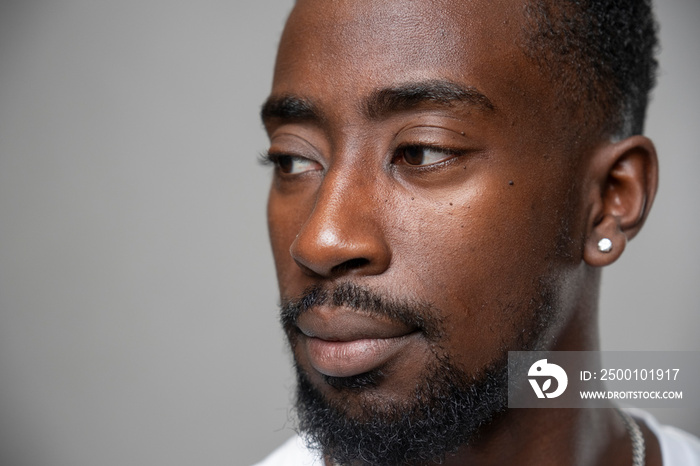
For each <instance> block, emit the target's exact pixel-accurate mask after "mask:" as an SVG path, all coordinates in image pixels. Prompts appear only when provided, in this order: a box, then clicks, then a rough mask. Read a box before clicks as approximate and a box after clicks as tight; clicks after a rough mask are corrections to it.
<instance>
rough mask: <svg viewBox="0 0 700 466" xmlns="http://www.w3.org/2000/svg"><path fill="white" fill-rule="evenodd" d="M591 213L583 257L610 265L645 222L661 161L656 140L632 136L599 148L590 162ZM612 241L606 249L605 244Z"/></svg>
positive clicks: (585, 259)
mask: <svg viewBox="0 0 700 466" xmlns="http://www.w3.org/2000/svg"><path fill="white" fill-rule="evenodd" d="M589 163H590V165H589V169H590V171H589V174H591V175H592V177H591V178H590V179H589V181H590V182H591V183H590V184H589V185H588V188H589V202H590V203H589V206H590V214H589V218H588V225H587V237H586V243H585V245H584V250H583V260H584V261H585V262H586V263H587V264H589V265H591V266H594V267H602V266H605V265H609V264H612V263H613V262H615V261H616V260H617V258H618V257H620V255H621V254H622V251H623V250H624V249H625V245H626V244H627V240H629V239H632V238H634V236H635V235H636V234H637V233H638V232H639V230H640V229H641V228H642V225H643V224H644V220H646V217H647V215H648V213H649V209H650V208H651V204H652V202H653V201H654V196H655V195H656V187H657V184H658V173H659V172H658V160H657V158H656V149H655V147H654V143H652V142H651V140H649V139H648V138H646V137H644V136H632V137H629V138H627V139H624V140H622V141H619V142H615V143H609V144H606V145H605V146H603V147H601V148H599V149H598V150H597V151H596V152H595V154H593V156H592V157H591V159H590V161H589ZM604 238H607V239H609V240H610V248H609V250H607V251H606V249H607V248H605V247H604V246H605V244H604V243H605V242H604V243H603V244H600V246H599V243H600V241H601V240H602V239H604Z"/></svg>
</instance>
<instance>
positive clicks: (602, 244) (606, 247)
mask: <svg viewBox="0 0 700 466" xmlns="http://www.w3.org/2000/svg"><path fill="white" fill-rule="evenodd" d="M598 251H600V252H610V251H612V241H610V238H603V239H601V240H600V241H598Z"/></svg>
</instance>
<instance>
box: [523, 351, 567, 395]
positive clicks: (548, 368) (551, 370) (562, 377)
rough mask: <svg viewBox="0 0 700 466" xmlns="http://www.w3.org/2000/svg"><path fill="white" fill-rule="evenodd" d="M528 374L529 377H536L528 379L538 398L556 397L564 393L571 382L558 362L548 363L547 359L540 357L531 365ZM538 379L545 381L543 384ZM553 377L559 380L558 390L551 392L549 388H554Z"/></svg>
mask: <svg viewBox="0 0 700 466" xmlns="http://www.w3.org/2000/svg"><path fill="white" fill-rule="evenodd" d="M527 375H528V377H536V378H531V379H528V380H529V381H530V385H532V389H533V390H534V391H535V395H537V398H545V397H546V398H556V397H558V396H559V395H561V394H562V393H564V390H566V386H567V385H568V383H569V378H568V377H567V376H566V372H565V371H564V369H562V368H561V367H559V366H557V365H556V364H551V363H548V362H547V360H546V359H540V360H539V361H536V362H535V363H534V364H533V365H532V366H530V370H529V371H528V373H527ZM545 377H546V378H545ZM538 379H541V380H542V381H543V383H542V385H541V386H540V383H539V382H538ZM552 379H555V380H556V381H557V386H556V390H554V391H553V392H549V391H548V390H550V389H551V388H552Z"/></svg>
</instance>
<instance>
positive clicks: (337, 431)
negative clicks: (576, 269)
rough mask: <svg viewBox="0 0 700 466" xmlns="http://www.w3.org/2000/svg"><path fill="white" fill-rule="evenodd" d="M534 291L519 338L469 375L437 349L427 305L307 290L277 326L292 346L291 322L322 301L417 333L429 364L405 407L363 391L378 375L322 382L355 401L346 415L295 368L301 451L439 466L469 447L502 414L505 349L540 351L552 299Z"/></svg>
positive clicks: (348, 459) (437, 326) (435, 322)
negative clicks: (420, 334) (425, 345)
mask: <svg viewBox="0 0 700 466" xmlns="http://www.w3.org/2000/svg"><path fill="white" fill-rule="evenodd" d="M540 285H541V286H540V287H539V288H540V289H541V290H542V291H540V292H539V293H538V299H536V300H533V302H532V303H531V307H532V308H533V309H531V311H532V313H530V314H529V316H530V317H531V319H530V320H529V322H528V326H527V331H526V332H522V333H520V335H519V337H518V338H519V340H518V341H516V342H515V344H512V343H511V345H506V344H505V343H504V344H503V345H502V348H501V351H500V353H499V354H498V355H497V357H496V358H495V359H494V361H493V362H492V363H490V364H489V365H487V366H486V367H484V368H482V370H481V371H479V373H478V374H476V375H474V374H470V373H467V372H466V371H465V370H463V369H461V368H460V367H459V366H458V365H456V364H455V363H454V362H453V361H451V360H450V357H449V355H448V354H446V353H445V352H444V351H442V350H441V349H440V347H439V340H440V338H441V337H442V335H443V334H444V332H445V330H447V329H444V328H443V326H442V324H441V321H440V320H439V318H437V317H435V316H436V315H439V313H436V312H435V310H431V307H430V306H429V305H425V304H422V303H416V302H407V301H402V302H398V301H395V300H390V299H387V298H386V297H385V296H380V295H377V294H374V293H373V292H371V291H369V290H367V289H365V288H360V287H357V286H355V285H352V284H342V285H339V286H338V287H336V288H334V289H333V290H331V291H328V290H324V289H322V288H320V287H316V288H311V289H309V290H307V292H306V293H305V294H304V296H303V297H302V298H300V299H298V300H295V301H290V302H287V303H285V304H284V305H283V306H282V310H281V320H282V324H283V326H284V328H285V330H286V331H287V334H288V337H289V340H290V343H291V345H292V348H293V347H294V345H295V338H296V335H297V333H296V332H297V331H298V330H297V329H296V327H295V326H294V322H296V319H297V318H298V317H299V315H301V314H302V313H303V312H305V311H306V310H308V309H310V308H312V307H313V306H315V305H320V304H323V303H332V304H333V305H334V306H345V307H349V308H352V309H357V310H361V311H363V312H365V313H374V314H376V315H382V316H388V317H391V318H393V319H396V320H398V321H401V322H403V323H406V324H409V325H412V326H414V327H418V328H419V330H420V331H421V332H423V334H424V336H425V338H426V339H428V340H429V341H431V342H433V343H434V344H433V345H431V351H432V355H433V358H432V363H431V364H429V365H428V366H426V367H425V368H424V370H423V374H424V375H423V377H421V379H420V381H418V382H417V383H416V386H415V387H413V390H412V395H411V396H409V397H407V398H406V400H405V401H399V400H395V399H382V400H377V399H376V398H374V399H373V398H372V396H371V395H370V392H371V391H372V389H373V388H375V387H376V386H378V385H379V384H380V383H381V379H382V377H383V374H382V373H381V371H380V370H375V371H370V372H368V373H365V374H360V375H357V376H353V377H343V378H339V377H324V380H325V382H326V383H327V384H328V385H329V386H330V387H332V389H333V390H335V391H337V392H338V393H339V394H341V395H343V394H344V395H347V396H352V397H353V399H356V400H357V403H355V404H356V405H355V406H353V407H352V413H351V412H350V409H348V403H344V402H342V401H337V400H333V399H329V398H328V397H326V396H324V394H323V393H322V392H321V390H319V389H318V388H317V387H316V386H315V385H314V384H313V383H312V382H311V381H310V380H309V377H308V375H307V374H306V373H305V371H304V369H303V368H301V367H299V365H297V366H296V373H297V393H296V411H297V415H298V419H299V430H300V432H301V433H302V434H303V436H304V438H305V439H306V441H307V443H308V445H309V447H311V448H313V449H317V450H319V451H320V452H321V454H322V455H324V456H325V457H327V458H328V459H330V460H331V461H333V462H334V464H338V465H349V464H361V465H374V466H395V465H418V464H425V463H431V462H432V463H437V464H440V463H442V461H443V460H444V459H445V456H446V455H447V454H449V453H454V452H456V451H457V450H458V448H460V447H463V446H468V445H472V444H474V443H476V442H477V441H478V439H479V437H480V435H481V434H482V433H483V431H484V429H485V428H486V427H487V426H490V425H492V424H493V423H494V421H495V420H496V419H497V418H498V417H499V415H500V414H501V413H504V412H505V411H506V409H507V406H508V351H509V350H532V349H539V348H541V347H542V345H543V342H544V336H545V335H546V333H547V332H546V330H547V329H548V328H550V327H551V323H552V321H553V315H554V312H553V306H552V305H551V304H552V302H553V298H552V294H551V293H549V292H548V291H546V290H549V289H551V288H549V287H545V286H543V285H542V282H540ZM521 315H522V314H521ZM526 315H527V314H526ZM533 316H534V318H532V317H533ZM508 346H515V347H510V348H509V347H508ZM363 395H366V396H363Z"/></svg>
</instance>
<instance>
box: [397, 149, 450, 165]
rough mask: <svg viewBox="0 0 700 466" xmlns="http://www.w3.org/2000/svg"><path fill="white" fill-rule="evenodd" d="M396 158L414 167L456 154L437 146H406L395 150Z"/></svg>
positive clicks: (431, 163) (436, 161) (442, 159)
mask: <svg viewBox="0 0 700 466" xmlns="http://www.w3.org/2000/svg"><path fill="white" fill-rule="evenodd" d="M396 155H397V158H399V159H401V161H403V162H405V163H406V164H408V165H412V166H415V167H419V166H426V165H433V164H436V163H439V162H442V161H444V160H447V159H450V158H452V157H454V156H456V155H458V154H457V153H456V152H455V151H452V150H448V149H442V148H438V147H425V146H406V147H401V148H399V149H398V150H397V154H396Z"/></svg>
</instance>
